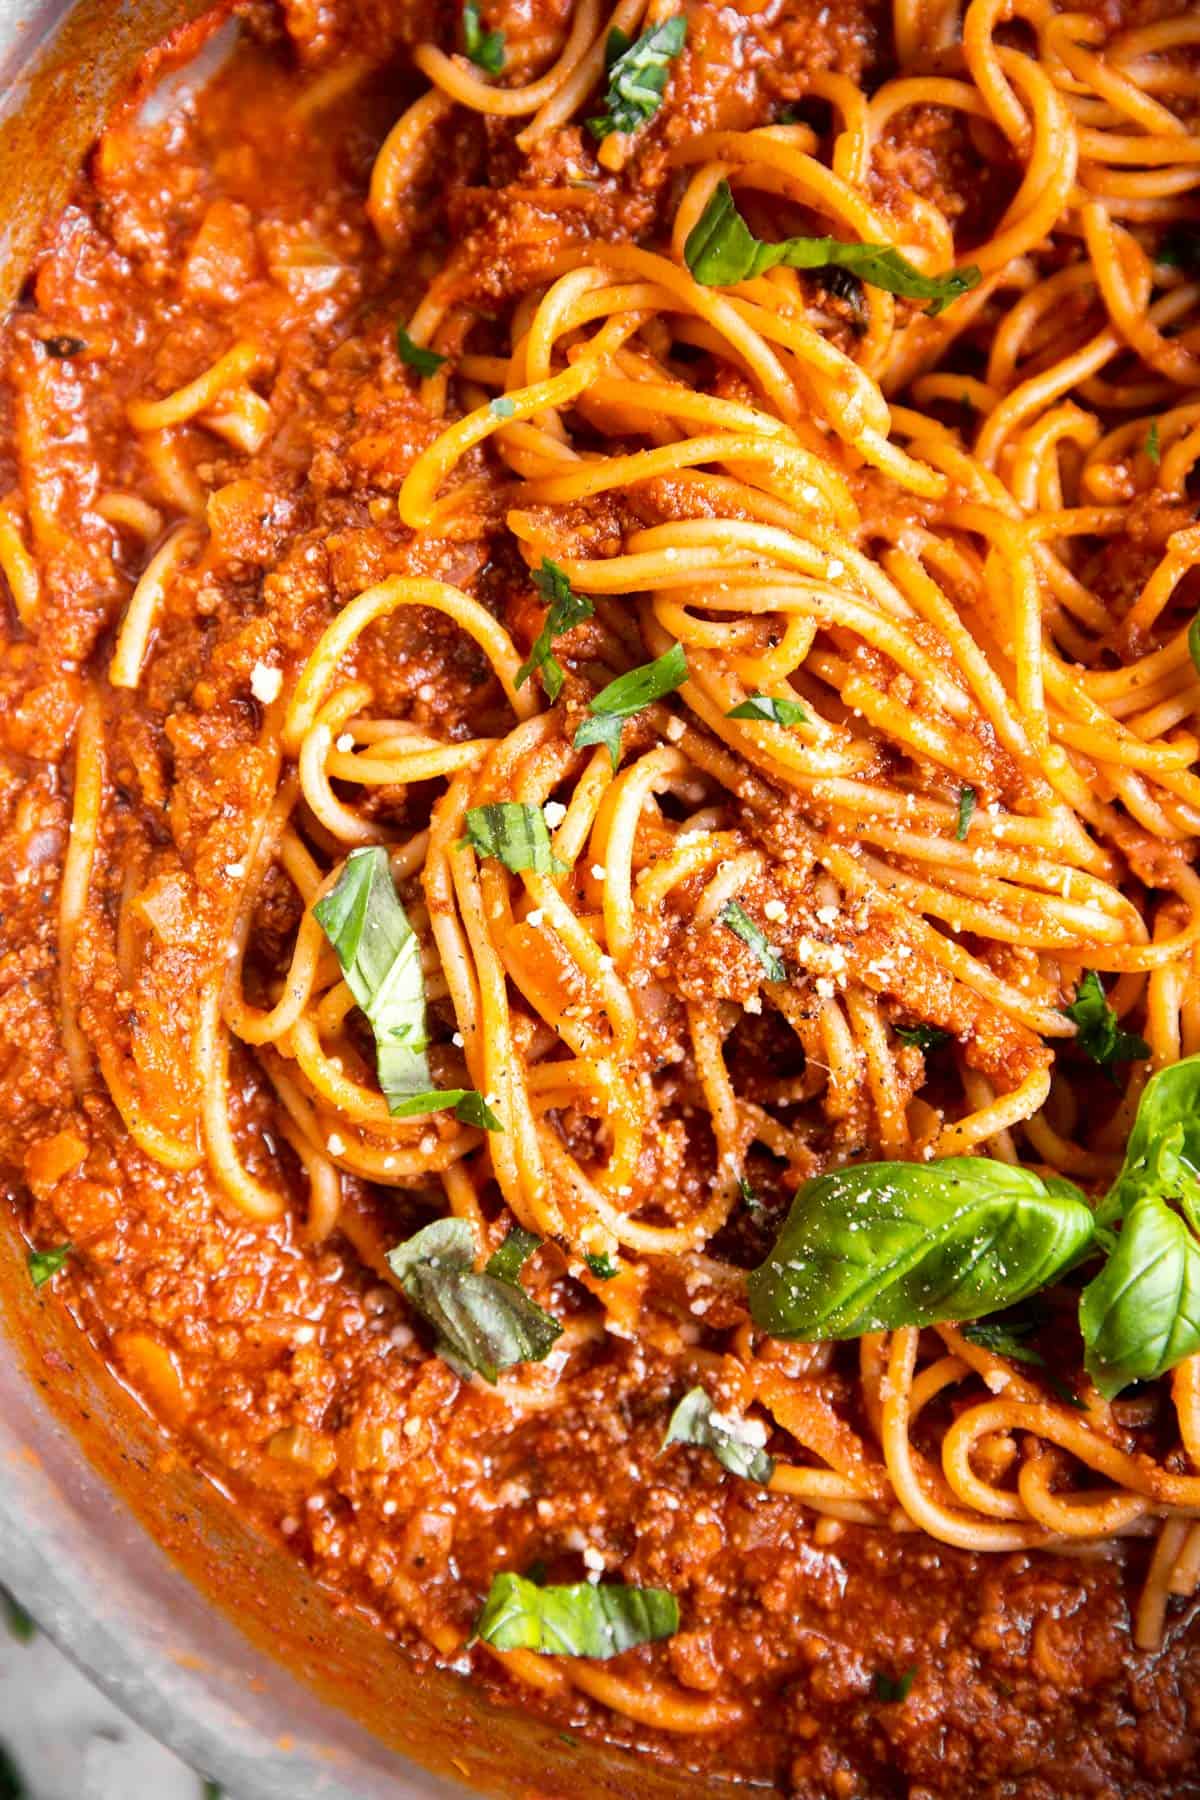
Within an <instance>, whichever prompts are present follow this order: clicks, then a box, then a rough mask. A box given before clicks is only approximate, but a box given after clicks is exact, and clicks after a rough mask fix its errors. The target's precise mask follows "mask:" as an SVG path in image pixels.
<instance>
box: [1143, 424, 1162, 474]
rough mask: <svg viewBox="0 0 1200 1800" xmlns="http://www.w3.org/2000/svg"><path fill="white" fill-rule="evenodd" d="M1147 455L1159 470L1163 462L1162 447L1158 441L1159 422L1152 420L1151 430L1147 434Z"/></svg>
mask: <svg viewBox="0 0 1200 1800" xmlns="http://www.w3.org/2000/svg"><path fill="white" fill-rule="evenodd" d="M1146 455H1147V456H1148V457H1149V458H1150V461H1151V462H1152V463H1153V464H1154V467H1155V468H1156V469H1157V467H1158V465H1159V463H1160V462H1161V461H1162V446H1161V444H1160V443H1159V439H1158V420H1157V419H1151V421H1150V429H1149V431H1148V432H1147V433H1146Z"/></svg>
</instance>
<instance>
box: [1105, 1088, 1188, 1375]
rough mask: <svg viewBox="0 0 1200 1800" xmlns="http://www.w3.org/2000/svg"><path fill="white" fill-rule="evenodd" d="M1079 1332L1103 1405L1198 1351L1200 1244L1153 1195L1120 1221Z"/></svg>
mask: <svg viewBox="0 0 1200 1800" xmlns="http://www.w3.org/2000/svg"><path fill="white" fill-rule="evenodd" d="M1167 1072H1168V1071H1165V1070H1164V1073H1167ZM1079 1324H1080V1328H1081V1330H1082V1331H1083V1341H1084V1345H1085V1348H1086V1352H1087V1353H1086V1356H1085V1358H1084V1367H1085V1368H1086V1369H1087V1372H1088V1374H1089V1375H1090V1376H1091V1378H1092V1380H1093V1381H1094V1382H1095V1384H1096V1386H1097V1387H1098V1388H1099V1389H1100V1392H1101V1393H1102V1394H1103V1395H1104V1397H1105V1398H1106V1399H1107V1400H1111V1399H1112V1398H1113V1396H1114V1395H1115V1394H1119V1393H1120V1392H1121V1389H1122V1388H1125V1387H1128V1386H1129V1383H1130V1382H1131V1381H1151V1380H1153V1379H1154V1377H1155V1376H1157V1375H1165V1374H1166V1373H1167V1371H1168V1370H1169V1369H1173V1368H1174V1367H1175V1365H1176V1363H1180V1362H1182V1361H1183V1359H1184V1357H1185V1356H1191V1355H1193V1354H1194V1352H1195V1351H1196V1350H1200V1243H1198V1242H1197V1240H1196V1239H1195V1237H1194V1236H1193V1235H1192V1233H1191V1231H1189V1229H1188V1227H1187V1224H1186V1222H1185V1221H1184V1220H1183V1219H1181V1218H1180V1217H1179V1214H1178V1213H1175V1212H1172V1210H1171V1208H1170V1207H1169V1206H1168V1205H1167V1203H1166V1201H1165V1200H1162V1199H1160V1198H1159V1196H1158V1195H1157V1194H1143V1195H1142V1196H1141V1197H1140V1198H1139V1199H1137V1200H1135V1201H1134V1203H1133V1205H1132V1207H1131V1208H1130V1209H1129V1211H1128V1212H1127V1214H1126V1215H1125V1221H1124V1223H1123V1224H1122V1226H1121V1230H1120V1235H1119V1236H1118V1238H1117V1243H1116V1248H1115V1249H1114V1250H1113V1252H1112V1254H1111V1255H1110V1256H1109V1258H1108V1260H1107V1261H1106V1262H1105V1264H1104V1267H1103V1268H1102V1269H1101V1271H1100V1273H1099V1275H1097V1276H1096V1278H1095V1280H1094V1281H1091V1282H1089V1283H1088V1285H1087V1287H1086V1288H1084V1290H1083V1293H1082V1295H1081V1296H1080V1300H1079Z"/></svg>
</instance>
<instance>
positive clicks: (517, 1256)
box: [483, 1225, 542, 1281]
mask: <svg viewBox="0 0 1200 1800" xmlns="http://www.w3.org/2000/svg"><path fill="white" fill-rule="evenodd" d="M541 1242H542V1240H541V1238H540V1237H538V1236H537V1234H536V1233H535V1232H532V1231H526V1230H525V1227H524V1226H523V1225H514V1226H513V1228H512V1230H511V1231H510V1232H509V1234H508V1236H507V1237H506V1238H505V1240H504V1242H503V1243H502V1244H501V1246H500V1248H499V1249H498V1250H496V1251H494V1252H493V1254H492V1255H491V1256H489V1257H488V1260H487V1262H486V1263H485V1265H484V1270H483V1272H484V1274H485V1275H494V1276H495V1277H496V1280H497V1281H516V1280H517V1279H518V1278H519V1276H520V1273H521V1270H522V1269H523V1268H524V1267H525V1264H526V1263H527V1262H528V1261H529V1258H530V1257H531V1256H532V1255H533V1253H534V1251H535V1250H537V1249H538V1248H539V1247H540V1245H541Z"/></svg>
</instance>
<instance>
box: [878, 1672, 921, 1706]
mask: <svg viewBox="0 0 1200 1800" xmlns="http://www.w3.org/2000/svg"><path fill="white" fill-rule="evenodd" d="M916 1679H917V1671H916V1670H915V1669H906V1670H905V1671H904V1673H903V1675H899V1676H896V1677H894V1678H893V1677H892V1676H891V1675H885V1674H884V1673H883V1671H882V1669H876V1671H875V1674H874V1676H873V1677H872V1684H873V1686H874V1689H875V1698H876V1699H877V1700H882V1701H883V1702H884V1704H885V1705H889V1706H890V1705H894V1704H896V1703H897V1702H899V1701H903V1700H907V1699H908V1696H909V1695H910V1694H911V1693H912V1685H913V1682H914V1681H915V1680H916Z"/></svg>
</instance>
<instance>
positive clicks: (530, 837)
mask: <svg viewBox="0 0 1200 1800" xmlns="http://www.w3.org/2000/svg"><path fill="white" fill-rule="evenodd" d="M467 842H468V843H469V844H470V846H471V848H472V850H474V851H475V853H476V855H477V856H494V857H495V858H496V860H497V861H498V862H502V863H503V864H504V866H505V868H506V869H511V870H512V872H513V874H514V875H516V874H519V873H520V871H521V870H522V869H532V870H533V872H534V874H535V875H561V874H563V873H564V871H565V869H566V866H567V865H566V864H565V863H561V862H559V860H558V858H557V856H555V854H554V852H553V850H552V849H551V848H550V832H549V830H548V828H547V825H546V818H545V814H544V813H543V812H542V809H541V807H540V806H527V805H525V804H524V803H523V802H520V801H516V800H498V801H495V802H493V804H492V805H490V806H473V807H472V808H471V810H470V812H469V813H468V814H467Z"/></svg>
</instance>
